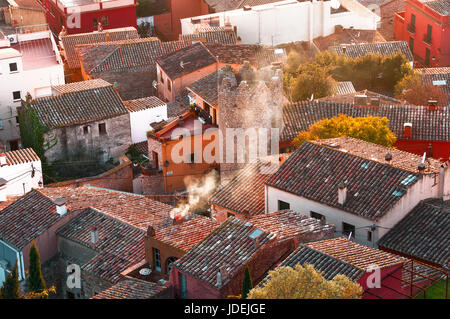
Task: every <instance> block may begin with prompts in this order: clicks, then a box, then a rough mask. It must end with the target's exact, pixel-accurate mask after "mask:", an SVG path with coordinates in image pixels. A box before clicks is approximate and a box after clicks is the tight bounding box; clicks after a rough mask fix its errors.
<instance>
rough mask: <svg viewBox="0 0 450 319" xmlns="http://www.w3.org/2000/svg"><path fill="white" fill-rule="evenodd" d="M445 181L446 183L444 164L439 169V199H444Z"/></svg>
mask: <svg viewBox="0 0 450 319" xmlns="http://www.w3.org/2000/svg"><path fill="white" fill-rule="evenodd" d="M444 181H445V167H444V164H442V165H441V167H440V168H439V188H438V198H443V197H444Z"/></svg>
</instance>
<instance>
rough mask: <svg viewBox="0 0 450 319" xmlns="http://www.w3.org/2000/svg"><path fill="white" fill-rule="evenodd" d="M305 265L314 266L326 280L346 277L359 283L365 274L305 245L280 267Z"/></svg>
mask: <svg viewBox="0 0 450 319" xmlns="http://www.w3.org/2000/svg"><path fill="white" fill-rule="evenodd" d="M305 264H310V265H313V266H314V268H315V269H316V270H319V271H320V272H321V273H322V275H323V276H324V277H325V279H326V280H332V279H333V278H334V277H335V276H336V275H344V276H347V277H348V278H350V279H351V280H353V281H357V280H359V279H360V278H361V276H362V275H363V274H364V271H362V270H361V269H358V268H356V267H354V266H352V265H350V264H348V263H346V262H343V261H342V260H339V259H336V258H334V257H332V256H330V255H327V254H325V253H323V252H321V251H318V250H315V249H312V248H311V247H308V246H305V245H300V246H299V247H298V248H297V249H296V250H295V251H294V252H292V254H290V255H289V256H288V257H287V258H286V259H285V260H284V261H283V262H282V263H281V264H280V266H279V267H291V268H295V266H296V265H302V266H304V265H305ZM269 279H270V277H267V278H266V279H265V280H264V282H266V281H267V280H269Z"/></svg>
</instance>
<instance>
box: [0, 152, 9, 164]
mask: <svg viewBox="0 0 450 319" xmlns="http://www.w3.org/2000/svg"><path fill="white" fill-rule="evenodd" d="M5 165H8V163H7V162H6V154H5V153H3V154H0V167H2V166H5Z"/></svg>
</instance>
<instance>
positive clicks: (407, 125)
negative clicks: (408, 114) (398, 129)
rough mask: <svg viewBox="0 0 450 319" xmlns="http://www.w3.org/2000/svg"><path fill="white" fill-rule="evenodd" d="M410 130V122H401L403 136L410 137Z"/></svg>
mask: <svg viewBox="0 0 450 319" xmlns="http://www.w3.org/2000/svg"><path fill="white" fill-rule="evenodd" d="M411 130H412V123H405V124H403V136H404V137H407V138H410V137H411Z"/></svg>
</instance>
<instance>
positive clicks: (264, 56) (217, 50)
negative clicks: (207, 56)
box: [205, 43, 286, 69]
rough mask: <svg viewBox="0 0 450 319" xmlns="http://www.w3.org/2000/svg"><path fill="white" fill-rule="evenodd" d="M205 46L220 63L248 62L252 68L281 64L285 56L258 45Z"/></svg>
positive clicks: (214, 44) (209, 44) (215, 44)
mask: <svg viewBox="0 0 450 319" xmlns="http://www.w3.org/2000/svg"><path fill="white" fill-rule="evenodd" d="M205 46H206V47H207V48H208V50H209V51H210V52H211V53H212V54H213V55H214V56H215V57H218V59H219V62H220V63H227V64H244V62H245V61H249V62H250V64H251V65H252V66H253V67H256V68H258V69H259V68H263V67H265V66H269V65H271V63H272V62H283V61H284V59H285V57H286V56H285V54H284V53H283V54H275V50H274V48H271V47H266V46H262V45H258V44H218V43H206V44H205Z"/></svg>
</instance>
